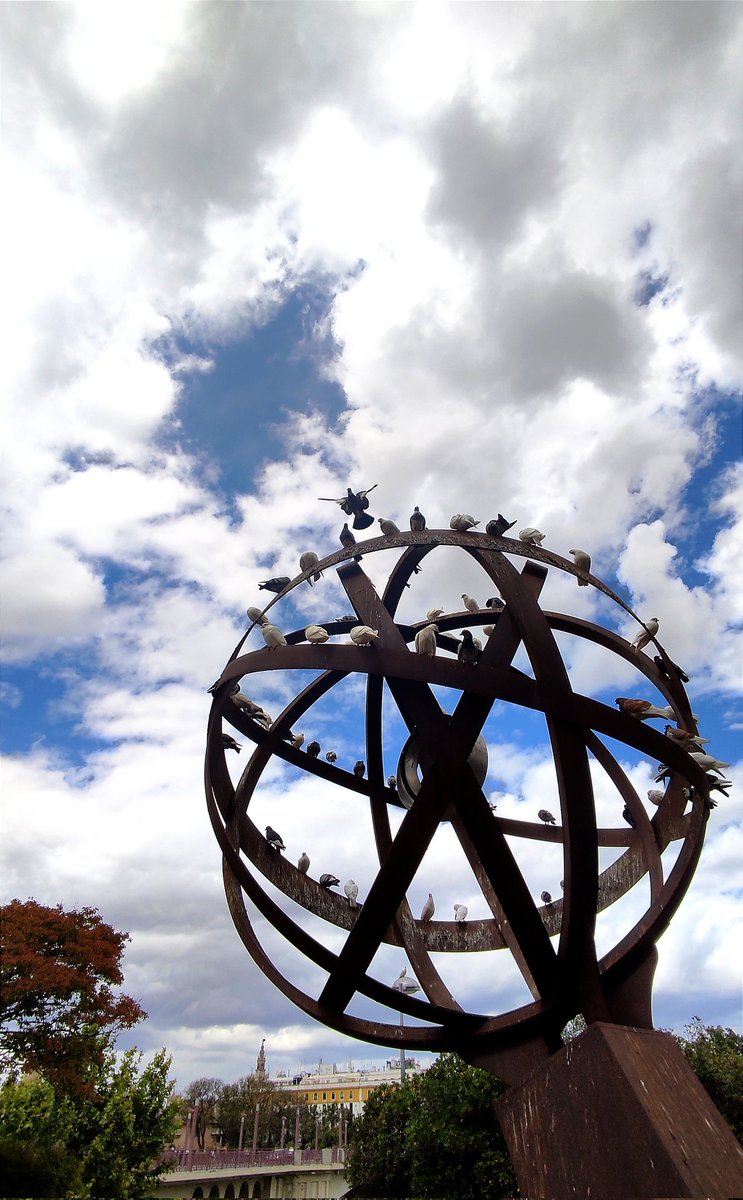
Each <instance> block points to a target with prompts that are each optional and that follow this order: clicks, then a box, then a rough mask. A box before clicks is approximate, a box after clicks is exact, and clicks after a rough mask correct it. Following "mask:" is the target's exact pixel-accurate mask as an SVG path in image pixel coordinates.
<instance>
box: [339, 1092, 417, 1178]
mask: <svg viewBox="0 0 743 1200" xmlns="http://www.w3.org/2000/svg"><path fill="white" fill-rule="evenodd" d="M412 1104H413V1088H412V1086H411V1084H410V1083H406V1084H404V1085H403V1086H398V1085H397V1084H392V1085H387V1084H384V1085H383V1086H382V1087H378V1088H375V1089H374V1091H373V1092H371V1093H370V1095H369V1099H368V1100H367V1101H366V1104H365V1105H364V1111H363V1113H361V1115H360V1116H358V1117H356V1119H355V1121H354V1123H353V1141H352V1143H351V1146H350V1152H349V1156H348V1160H347V1170H346V1174H347V1176H348V1180H349V1183H350V1184H351V1186H352V1187H353V1189H354V1192H355V1193H356V1194H357V1195H359V1196H379V1197H388V1196H389V1197H401V1196H410V1195H411V1194H412V1192H411V1186H412V1185H411V1179H412V1169H411V1156H410V1147H409V1142H408V1126H409V1124H410V1117H411V1109H412Z"/></svg>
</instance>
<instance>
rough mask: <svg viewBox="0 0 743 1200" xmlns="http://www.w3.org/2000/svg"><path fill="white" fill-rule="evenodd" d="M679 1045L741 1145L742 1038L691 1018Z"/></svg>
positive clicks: (697, 1018)
mask: <svg viewBox="0 0 743 1200" xmlns="http://www.w3.org/2000/svg"><path fill="white" fill-rule="evenodd" d="M685 1033H686V1037H678V1038H677V1039H676V1040H677V1041H678V1044H679V1046H680V1047H681V1049H682V1050H683V1052H684V1054H685V1055H686V1057H687V1058H688V1060H689V1062H690V1063H691V1065H692V1067H693V1068H694V1070H695V1071H696V1073H697V1076H698V1078H699V1080H700V1082H701V1083H702V1084H703V1085H704V1087H705V1088H706V1089H707V1091H708V1092H709V1094H710V1096H711V1098H712V1100H713V1101H714V1103H715V1105H716V1106H717V1108H718V1109H719V1111H720V1112H721V1113H722V1115H723V1117H724V1118H725V1120H726V1121H727V1123H728V1125H729V1126H730V1128H731V1129H732V1131H733V1133H734V1134H735V1136H736V1137H737V1139H738V1141H739V1142H743V1036H741V1035H740V1034H739V1033H736V1032H735V1030H734V1029H723V1028H722V1026H721V1025H703V1024H702V1021H701V1019H700V1018H699V1017H694V1018H693V1019H692V1021H691V1022H690V1024H688V1025H687V1026H686V1030H685Z"/></svg>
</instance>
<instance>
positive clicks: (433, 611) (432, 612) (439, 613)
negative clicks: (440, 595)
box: [426, 608, 444, 621]
mask: <svg viewBox="0 0 743 1200" xmlns="http://www.w3.org/2000/svg"><path fill="white" fill-rule="evenodd" d="M443 615H444V610H443V608H429V610H428V612H427V613H426V620H427V621H435V620H436V618H437V617H443Z"/></svg>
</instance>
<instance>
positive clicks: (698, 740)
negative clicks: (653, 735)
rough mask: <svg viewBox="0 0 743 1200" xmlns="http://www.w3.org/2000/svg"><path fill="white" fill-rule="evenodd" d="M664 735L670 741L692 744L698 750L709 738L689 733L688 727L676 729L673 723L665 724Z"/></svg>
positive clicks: (683, 744)
mask: <svg viewBox="0 0 743 1200" xmlns="http://www.w3.org/2000/svg"><path fill="white" fill-rule="evenodd" d="M665 735H666V737H669V738H671V739H672V741H674V742H678V743H679V745H680V746H691V745H694V746H697V747H698V748H699V749H700V750H701V749H702V746H706V745H707V743H708V742H709V738H703V737H700V736H699V734H697V733H689V730H688V729H676V728H674V726H673V725H666V728H665Z"/></svg>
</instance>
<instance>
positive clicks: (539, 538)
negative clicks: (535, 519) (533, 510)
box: [519, 525, 547, 546]
mask: <svg viewBox="0 0 743 1200" xmlns="http://www.w3.org/2000/svg"><path fill="white" fill-rule="evenodd" d="M546 536H547V534H546V533H540V532H539V530H538V529H535V528H534V526H533V525H527V527H526V529H522V530H521V533H520V534H519V541H520V542H526V543H527V544H528V545H530V546H541V544H542V542H543V541H544V539H545V538H546Z"/></svg>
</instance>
